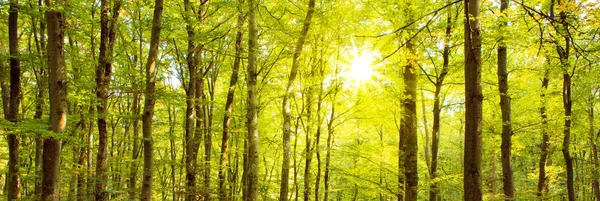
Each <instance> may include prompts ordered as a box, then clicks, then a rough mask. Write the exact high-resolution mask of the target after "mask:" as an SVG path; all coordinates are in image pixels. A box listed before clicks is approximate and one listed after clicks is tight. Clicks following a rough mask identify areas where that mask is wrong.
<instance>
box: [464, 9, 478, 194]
mask: <svg viewBox="0 0 600 201" xmlns="http://www.w3.org/2000/svg"><path fill="white" fill-rule="evenodd" d="M464 3H465V5H464V7H465V17H466V20H465V29H464V30H465V38H464V40H465V44H464V48H465V50H464V51H465V149H464V165H463V167H464V172H463V174H464V181H463V183H464V196H463V199H464V200H465V201H478V200H482V186H481V154H482V140H481V121H482V110H481V103H482V101H483V94H482V92H481V26H480V24H479V11H480V10H479V8H480V6H481V0H465V1H464Z"/></svg>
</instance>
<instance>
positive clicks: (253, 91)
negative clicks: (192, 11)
mask: <svg viewBox="0 0 600 201" xmlns="http://www.w3.org/2000/svg"><path fill="white" fill-rule="evenodd" d="M257 9H258V3H257V2H256V0H248V70H247V71H248V72H247V74H246V76H247V78H246V80H247V83H248V86H247V87H248V100H247V101H248V102H247V103H248V105H247V106H246V126H247V128H248V134H247V136H246V143H247V146H246V155H247V156H246V157H247V160H245V163H247V165H246V164H244V174H246V177H245V178H246V182H247V183H245V185H244V194H243V198H244V199H243V200H244V201H255V200H257V198H258V97H257V96H258V94H257V87H256V81H257V76H258V71H257V58H258V28H257V23H256V10H257Z"/></svg>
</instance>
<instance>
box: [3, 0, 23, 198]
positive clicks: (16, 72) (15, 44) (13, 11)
mask: <svg viewBox="0 0 600 201" xmlns="http://www.w3.org/2000/svg"><path fill="white" fill-rule="evenodd" d="M18 6H19V1H18V0H11V1H10V8H9V11H8V39H9V41H8V43H9V51H10V95H9V101H8V115H6V113H7V112H6V110H5V111H4V112H5V117H6V119H7V120H9V121H11V122H13V123H16V122H17V121H18V119H19V105H20V104H21V100H20V98H19V95H20V94H21V61H20V58H19V35H18V26H19V24H18V19H19V8H18ZM7 141H8V176H7V182H6V186H7V187H6V189H7V194H8V200H16V199H19V198H20V197H21V193H20V190H19V137H18V136H17V134H14V133H11V134H8V135H7Z"/></svg>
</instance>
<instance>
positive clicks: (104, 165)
mask: <svg viewBox="0 0 600 201" xmlns="http://www.w3.org/2000/svg"><path fill="white" fill-rule="evenodd" d="M101 4H102V5H101V8H100V10H101V11H100V49H99V52H100V55H99V57H98V66H96V97H97V98H98V99H97V101H98V103H97V104H96V111H97V112H98V113H97V114H98V119H97V121H98V123H97V126H98V153H97V157H96V161H97V164H96V200H97V201H103V200H108V192H107V185H108V134H107V132H108V131H107V128H106V116H107V106H108V97H109V88H110V81H111V79H112V61H113V48H114V43H115V39H116V34H115V31H116V24H117V23H118V22H117V20H118V17H119V9H120V7H121V3H120V1H116V2H115V4H114V6H113V11H112V14H111V16H109V12H110V5H109V3H108V2H107V1H106V0H102V1H101Z"/></svg>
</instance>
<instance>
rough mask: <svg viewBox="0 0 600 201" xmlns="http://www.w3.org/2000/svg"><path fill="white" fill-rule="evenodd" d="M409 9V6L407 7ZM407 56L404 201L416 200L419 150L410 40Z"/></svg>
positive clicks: (402, 133)
mask: <svg viewBox="0 0 600 201" xmlns="http://www.w3.org/2000/svg"><path fill="white" fill-rule="evenodd" d="M408 6H409V7H410V4H409V5H408ZM407 12H408V13H407V15H408V16H409V17H408V18H409V19H412V18H413V17H412V13H410V11H407ZM406 47H407V48H408V51H409V55H408V59H407V64H406V65H405V66H404V70H403V71H402V80H403V81H404V82H403V83H404V86H403V88H404V89H403V92H404V93H403V96H402V110H403V116H402V123H401V125H402V126H401V127H400V136H402V138H403V139H402V141H403V143H404V145H403V147H404V150H403V151H404V153H403V154H402V155H403V157H404V178H405V182H406V183H405V186H404V200H406V201H414V200H417V196H418V189H417V188H418V186H419V172H418V167H417V152H418V149H419V145H418V141H417V139H418V136H417V104H416V100H417V82H418V79H417V73H416V72H417V67H416V66H417V65H418V64H417V59H416V57H417V55H416V47H415V46H414V44H413V41H412V38H411V39H408V41H406Z"/></svg>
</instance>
